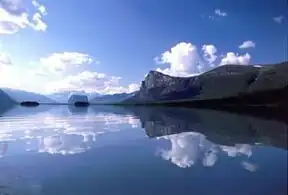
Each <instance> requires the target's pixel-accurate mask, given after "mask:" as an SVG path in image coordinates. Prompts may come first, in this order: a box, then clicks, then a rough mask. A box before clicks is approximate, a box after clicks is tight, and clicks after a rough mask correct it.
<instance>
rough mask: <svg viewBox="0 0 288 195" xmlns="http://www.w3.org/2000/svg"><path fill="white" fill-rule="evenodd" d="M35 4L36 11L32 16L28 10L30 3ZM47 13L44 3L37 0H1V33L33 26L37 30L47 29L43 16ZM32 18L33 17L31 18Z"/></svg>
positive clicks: (10, 32)
mask: <svg viewBox="0 0 288 195" xmlns="http://www.w3.org/2000/svg"><path fill="white" fill-rule="evenodd" d="M29 2H30V4H31V5H33V6H34V9H35V11H34V12H33V13H32V16H31V17H32V18H31V17H29V16H30V15H29V14H28V12H27V10H28V8H29V6H28V5H27V3H29ZM46 14H47V11H46V8H45V6H44V5H42V4H40V3H38V2H37V1H36V0H33V1H24V0H1V1H0V34H13V33H16V32H18V31H19V30H20V29H23V28H27V27H31V28H33V29H34V30H36V31H45V30H46V28H47V25H46V23H45V22H44V21H43V19H42V17H43V16H44V15H46ZM30 18H31V19H30Z"/></svg>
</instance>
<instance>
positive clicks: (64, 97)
mask: <svg viewBox="0 0 288 195" xmlns="http://www.w3.org/2000/svg"><path fill="white" fill-rule="evenodd" d="M72 94H83V95H86V96H87V97H88V99H89V100H92V99H93V98H95V97H98V96H101V94H99V93H97V92H94V93H85V92H77V91H65V92H58V93H53V94H48V95H47V97H49V98H51V99H53V100H55V101H56V102H58V103H65V104H66V103H68V99H69V97H70V95H72Z"/></svg>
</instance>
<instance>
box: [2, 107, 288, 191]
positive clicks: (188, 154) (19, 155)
mask: <svg viewBox="0 0 288 195" xmlns="http://www.w3.org/2000/svg"><path fill="white" fill-rule="evenodd" d="M0 116H1V117H0V194H1V195H3V194H7V195H8V194H9V195H10V194H11V195H12V194H13V195H14V194H17V195H18V194H19V195H22V194H23V195H24V194H25V195H26V194H27V195H36V194H37V195H38V194H41V195H95V194H101V195H112V194H113V195H114V194H115V195H116V194H119V195H120V194H121V195H122V194H123V195H130V194H131V195H154V194H155V195H159V194H164V195H170V194H171V195H172V194H173V195H175V194H177V195H192V194H193V195H198V194H199V195H206V194H207V195H223V194H225V195H226V194H227V195H258V194H259V195H282V194H283V195H284V194H286V192H287V141H286V139H287V124H286V123H284V122H281V121H276V120H267V119H262V118H257V117H252V116H245V115H237V114H231V113H226V112H220V111H209V110H198V109H184V108H165V107H157V108H156V107H152V108H149V107H111V106H93V107H89V108H76V107H71V106H39V107H36V108H25V107H14V108H11V109H10V110H6V111H5V112H4V111H3V112H2V113H0Z"/></svg>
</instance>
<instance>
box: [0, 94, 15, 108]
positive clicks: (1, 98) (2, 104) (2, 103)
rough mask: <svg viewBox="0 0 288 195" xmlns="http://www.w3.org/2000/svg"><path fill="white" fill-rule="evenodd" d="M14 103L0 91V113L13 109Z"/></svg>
mask: <svg viewBox="0 0 288 195" xmlns="http://www.w3.org/2000/svg"><path fill="white" fill-rule="evenodd" d="M15 104H16V102H15V101H14V100H13V99H12V98H10V97H9V95H7V94H6V93H5V92H4V91H3V90H1V89H0V113H3V112H5V111H6V110H7V109H9V108H11V107H13V106H14V105H15Z"/></svg>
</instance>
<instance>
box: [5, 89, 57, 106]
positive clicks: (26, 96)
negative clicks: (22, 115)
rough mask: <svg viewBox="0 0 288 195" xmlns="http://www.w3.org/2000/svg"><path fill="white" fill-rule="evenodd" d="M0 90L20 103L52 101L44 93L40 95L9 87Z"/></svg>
mask: <svg viewBox="0 0 288 195" xmlns="http://www.w3.org/2000/svg"><path fill="white" fill-rule="evenodd" d="M2 90H3V91H4V92H5V93H6V94H8V95H9V96H10V97H11V98H13V99H14V100H15V101H16V102H18V103H20V102H23V101H36V102H39V103H53V102H54V101H53V100H52V99H50V98H48V97H46V96H45V95H41V94H38V93H33V92H28V91H23V90H18V89H10V88H2Z"/></svg>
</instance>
